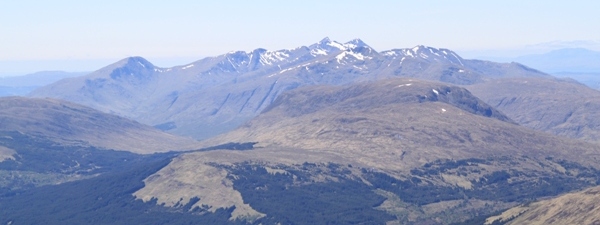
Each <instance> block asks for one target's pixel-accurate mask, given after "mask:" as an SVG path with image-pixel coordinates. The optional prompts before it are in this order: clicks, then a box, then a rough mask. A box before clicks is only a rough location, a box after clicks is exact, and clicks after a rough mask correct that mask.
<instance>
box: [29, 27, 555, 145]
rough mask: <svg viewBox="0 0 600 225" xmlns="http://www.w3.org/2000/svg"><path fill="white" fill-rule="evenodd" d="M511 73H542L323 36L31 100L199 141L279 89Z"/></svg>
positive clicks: (92, 79)
mask: <svg viewBox="0 0 600 225" xmlns="http://www.w3.org/2000/svg"><path fill="white" fill-rule="evenodd" d="M512 76H528V77H529V76H532V77H545V76H548V75H545V74H543V73H541V72H539V71H535V70H532V69H529V68H526V67H524V66H522V65H519V64H514V63H513V64H498V63H492V62H484V61H475V60H465V59H462V58H460V56H458V55H457V54H456V53H454V52H452V51H450V50H447V49H436V48H430V47H424V46H417V47H415V48H412V49H395V50H389V51H383V52H377V51H375V50H374V49H373V48H371V47H370V46H368V45H367V44H366V43H364V42H363V41H361V40H359V39H356V40H352V41H350V42H347V43H343V44H342V43H339V42H336V41H332V40H330V39H328V38H325V39H323V40H321V41H319V42H318V43H315V44H313V45H310V46H308V47H306V46H302V47H299V48H295V49H290V50H279V51H267V50H265V49H256V50H254V51H251V52H240V51H238V52H230V53H227V54H224V55H220V56H216V57H209V58H205V59H202V60H199V61H196V62H193V63H190V64H188V65H183V66H176V67H172V68H157V67H155V66H153V65H152V64H151V63H149V62H147V61H146V60H144V59H142V58H139V57H134V58H128V59H124V60H122V61H119V62H117V63H115V64H113V65H110V66H107V67H105V68H102V69H100V70H98V71H96V72H94V73H91V74H89V75H87V76H84V77H79V78H73V79H66V80H62V81H59V82H56V83H54V84H52V85H49V86H46V87H43V88H40V89H37V90H36V91H34V92H33V93H32V94H31V96H34V97H53V98H59V99H64V100H68V101H73V102H76V103H79V104H83V105H87V106H90V107H93V108H96V109H99V110H101V111H104V112H109V113H114V114H117V115H120V116H124V117H127V118H130V119H135V120H137V121H140V122H142V123H145V124H149V125H152V126H155V127H157V128H160V129H162V130H165V131H168V132H171V133H174V134H181V135H188V136H192V137H194V138H197V139H205V138H208V137H211V136H214V135H217V134H220V133H224V132H226V131H229V130H232V129H234V128H235V127H237V126H239V125H240V124H242V123H244V122H246V121H247V120H249V119H251V118H253V117H254V116H256V115H258V114H259V113H260V112H261V111H262V110H263V109H265V108H266V107H267V106H268V105H269V104H270V103H272V102H273V101H274V100H275V98H276V97H277V96H279V94H281V93H282V92H284V91H286V90H291V89H295V88H297V87H300V86H308V85H322V84H327V85H344V84H350V83H354V82H358V81H374V80H379V79H385V78H390V77H414V78H420V79H428V80H437V81H444V82H449V83H453V84H474V83H480V82H483V81H485V80H488V79H493V78H499V77H512Z"/></svg>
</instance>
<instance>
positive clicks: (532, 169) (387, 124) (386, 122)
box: [134, 78, 600, 224]
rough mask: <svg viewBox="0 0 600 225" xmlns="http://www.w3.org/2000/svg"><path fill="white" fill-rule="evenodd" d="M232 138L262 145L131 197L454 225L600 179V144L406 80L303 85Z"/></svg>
mask: <svg viewBox="0 0 600 225" xmlns="http://www.w3.org/2000/svg"><path fill="white" fill-rule="evenodd" d="M232 141H233V142H258V144H257V146H259V147H260V148H257V149H254V150H250V151H235V152H232V151H219V150H218V151H211V152H196V153H189V154H183V155H180V156H178V157H176V158H175V159H173V161H172V162H171V163H169V165H167V166H166V167H164V168H163V169H161V170H159V171H158V172H157V173H155V174H153V175H151V176H149V177H147V178H146V179H145V180H144V183H145V187H144V188H142V189H140V190H138V191H136V192H135V193H134V195H135V196H136V197H137V198H139V199H142V200H144V201H146V202H149V201H153V200H156V204H159V205H160V204H163V203H164V206H167V207H177V206H180V205H187V204H192V208H194V207H199V208H201V209H203V210H206V211H208V212H216V211H217V210H218V209H224V208H232V206H235V207H234V210H233V211H232V212H231V218H232V219H240V220H246V221H254V222H256V223H264V224H276V223H296V222H300V221H301V220H295V219H297V218H293V217H294V216H301V217H302V218H313V217H310V216H308V215H320V216H323V212H327V213H324V214H325V215H332V216H333V217H334V218H338V219H339V218H341V217H342V215H353V216H356V217H352V219H351V221H352V222H356V223H360V222H365V220H367V221H368V218H372V220H374V219H378V222H377V223H384V222H395V223H399V224H450V223H454V222H461V221H465V220H467V219H470V218H473V215H486V214H490V213H492V212H497V211H499V210H503V209H507V208H509V207H511V206H514V205H516V204H518V203H521V202H524V201H527V200H528V199H532V198H540V197H545V196H552V195H557V194H560V193H564V192H565V191H569V190H575V189H578V188H582V187H589V186H591V185H593V184H595V183H597V182H600V170H598V169H599V168H600V164H599V163H598V160H597V159H598V157H600V147H599V146H597V145H592V144H590V143H587V142H582V141H576V140H571V139H566V138H561V137H556V136H553V135H550V134H546V133H543V132H538V131H534V130H531V129H528V128H525V127H522V126H518V125H516V124H514V122H512V121H511V120H510V119H508V118H507V117H506V116H505V115H504V114H502V113H501V112H499V111H497V110H495V109H494V108H492V107H490V106H489V105H487V104H486V103H484V102H483V101H481V100H479V99H477V98H476V97H474V96H473V95H471V94H470V92H469V91H467V90H465V89H463V88H460V87H456V86H451V85H448V84H444V83H438V82H430V81H423V80H416V79H408V78H404V79H389V80H382V81H377V82H366V83H360V84H354V85H349V86H313V87H303V88H298V89H296V90H293V91H290V92H287V93H285V94H282V95H280V96H279V97H278V98H277V100H275V101H274V102H273V104H271V106H269V107H268V108H266V109H265V110H264V111H263V112H262V113H261V114H260V115H259V116H257V117H256V118H254V119H252V120H251V121H249V122H247V123H246V124H244V125H243V126H241V127H240V128H238V129H236V130H234V131H232V132H229V133H227V134H224V135H221V136H218V137H215V138H213V139H210V140H207V141H205V143H206V144H213V143H226V142H232ZM324 193H325V194H324ZM373 193H375V194H376V195H372V194H373ZM357 196H361V199H360V200H359V201H355V202H352V201H350V200H351V199H356V197H357ZM295 206H298V207H300V208H298V207H296V208H294V207H295ZM320 207H322V208H320ZM344 207H351V208H352V209H350V208H344ZM313 209H314V210H315V211H311V210H313ZM337 209H339V210H340V211H341V212H340V211H336V210H337ZM358 209H360V210H358ZM352 210H356V211H352ZM292 212H293V213H292ZM349 212H351V213H349ZM381 212H385V214H379V213H381ZM303 213H306V215H305V214H303ZM343 213H345V214H343ZM302 215H304V216H302ZM336 216H337V217H336ZM314 218H319V219H321V220H319V221H329V220H330V219H332V218H330V217H314ZM344 218H349V217H344ZM361 219H362V220H361ZM332 221H336V220H335V219H334V220H332ZM300 223H301V222H300Z"/></svg>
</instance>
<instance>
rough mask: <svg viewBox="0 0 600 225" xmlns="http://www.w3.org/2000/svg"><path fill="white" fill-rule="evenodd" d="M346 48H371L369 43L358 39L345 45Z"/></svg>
mask: <svg viewBox="0 0 600 225" xmlns="http://www.w3.org/2000/svg"><path fill="white" fill-rule="evenodd" d="M344 46H346V47H347V48H349V49H352V48H357V47H369V48H371V47H370V46H369V45H367V43H365V42H364V41H362V40H360V39H358V38H356V39H352V40H351V41H349V42H346V43H344Z"/></svg>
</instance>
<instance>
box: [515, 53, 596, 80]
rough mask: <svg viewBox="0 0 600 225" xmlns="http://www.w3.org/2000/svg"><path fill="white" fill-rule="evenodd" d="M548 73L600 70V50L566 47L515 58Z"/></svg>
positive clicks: (592, 71)
mask: <svg viewBox="0 0 600 225" xmlns="http://www.w3.org/2000/svg"><path fill="white" fill-rule="evenodd" d="M513 60H514V61H515V62H518V63H521V64H524V65H527V66H529V67H532V68H536V69H538V70H541V71H544V72H546V73H552V74H555V73H561V72H571V73H575V72H576V73H594V72H596V73H597V72H600V52H597V51H592V50H588V49H584V48H564V49H558V50H554V51H551V52H548V53H544V54H535V55H525V56H520V57H517V58H515V59H513Z"/></svg>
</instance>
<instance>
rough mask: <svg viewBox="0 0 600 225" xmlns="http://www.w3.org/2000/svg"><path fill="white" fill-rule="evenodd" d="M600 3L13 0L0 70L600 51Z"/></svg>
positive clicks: (0, 45)
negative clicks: (323, 47)
mask: <svg viewBox="0 0 600 225" xmlns="http://www.w3.org/2000/svg"><path fill="white" fill-rule="evenodd" d="M599 20H600V2H597V1H580V2H578V3H577V4H573V3H568V2H561V1H544V2H535V1H531V2H522V1H498V2H480V1H453V2H437V1H419V2H407V3H406V2H397V1H376V2H369V3H364V2H360V1H328V2H320V1H301V2H275V3H274V2H269V1H252V2H246V1H227V2H218V3H206V2H196V1H170V2H162V1H143V2H142V1H127V2H117V1H114V0H109V1H102V2H71V1H65V0H59V1H52V2H38V1H30V0H29V1H27V0H26V1H18V2H7V3H5V4H4V5H3V7H2V8H0V24H1V26H0V31H2V33H3V35H2V36H1V37H0V76H2V75H11V74H12V75H20V74H27V73H32V72H36V71H40V70H65V71H93V70H96V69H99V68H101V67H102V66H105V65H107V64H110V63H112V62H115V61H117V60H119V59H122V58H126V57H129V56H142V57H144V58H147V59H148V60H150V61H151V62H152V63H154V64H156V65H157V66H161V67H170V66H174V65H181V64H185V63H190V62H193V61H195V60H199V59H201V58H204V57H208V56H215V55H220V54H224V53H227V52H229V51H237V50H242V51H251V50H253V49H256V48H265V49H268V50H279V49H289V48H295V47H298V46H303V45H309V44H312V43H315V42H318V41H319V40H321V39H322V38H324V37H330V38H331V39H332V40H336V41H339V42H346V41H349V40H351V39H354V38H360V39H362V40H363V41H365V42H366V43H367V44H369V45H371V46H372V47H373V48H374V49H376V50H378V51H383V50H388V49H393V48H411V47H414V46H416V45H426V46H431V47H436V48H448V49H451V50H453V51H456V52H457V53H459V54H460V55H461V56H463V57H465V58H473V57H481V56H487V57H509V56H518V55H523V54H534V53H543V52H547V51H550V50H554V49H558V48H561V47H584V48H587V49H590V50H595V51H600V33H598V32H597V30H600V24H598V23H593V22H592V21H599Z"/></svg>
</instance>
